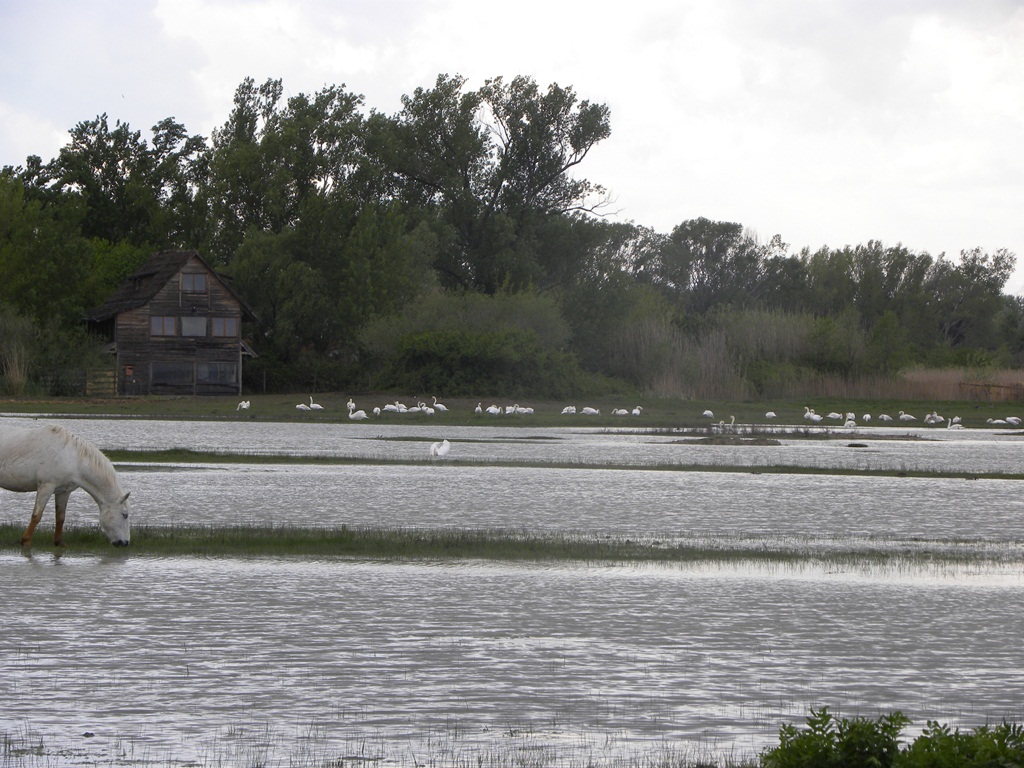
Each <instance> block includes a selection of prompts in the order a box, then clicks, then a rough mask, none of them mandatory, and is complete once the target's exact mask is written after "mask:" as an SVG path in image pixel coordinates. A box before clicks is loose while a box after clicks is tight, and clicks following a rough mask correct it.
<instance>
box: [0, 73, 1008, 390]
mask: <svg viewBox="0 0 1024 768" xmlns="http://www.w3.org/2000/svg"><path fill="white" fill-rule="evenodd" d="M285 94H286V89H285V88H284V85H283V84H282V82H281V81H280V80H277V79H268V80H267V81H265V82H264V83H262V84H257V83H256V82H255V81H254V80H253V79H251V78H247V79H245V80H244V81H243V82H242V83H241V84H240V85H239V86H238V88H237V90H236V92H235V98H234V103H233V105H232V110H231V112H230V114H229V115H228V117H227V119H226V121H225V122H224V124H223V125H222V126H221V128H219V129H218V130H216V131H214V133H213V135H212V137H211V138H210V140H209V141H207V140H206V139H204V138H203V137H201V136H189V134H188V133H187V131H186V129H185V126H183V125H181V124H180V123H178V122H176V121H175V120H174V119H173V118H167V119H164V120H162V121H160V122H159V123H157V124H156V125H154V126H153V127H152V129H151V132H152V133H151V139H149V140H147V139H145V138H143V135H142V133H141V132H139V131H136V130H133V129H132V128H131V127H130V126H129V125H128V124H126V123H122V122H120V121H116V120H115V121H113V124H112V125H111V122H110V121H108V118H107V116H106V115H100V116H98V117H97V118H95V119H94V120H86V121H83V122H80V123H78V124H77V125H76V126H75V127H74V128H73V129H72V130H71V132H70V141H69V143H68V145H67V146H65V147H63V148H62V149H61V151H60V153H59V154H58V156H57V157H56V158H54V159H53V160H51V161H49V162H45V163H44V162H43V160H42V159H41V158H38V157H30V158H28V159H27V160H26V165H25V167H24V168H20V167H19V168H17V169H15V168H10V167H7V168H5V169H4V170H3V172H2V173H0V302H3V303H4V304H6V305H7V306H9V307H11V308H12V309H13V310H14V313H15V314H16V315H17V316H19V317H24V318H28V319H29V320H31V322H32V323H33V327H34V328H35V329H36V330H37V332H40V333H41V332H42V330H41V329H47V328H49V327H50V324H51V322H56V323H57V325H58V326H59V327H60V328H61V329H62V331H63V332H67V331H68V330H69V329H71V328H73V327H75V326H77V325H78V324H79V323H80V322H81V318H82V316H83V314H84V312H85V311H86V310H88V309H90V308H92V307H95V306H97V305H98V304H100V303H101V302H102V301H103V300H104V299H105V298H106V297H107V296H108V295H109V293H110V292H111V291H112V290H114V288H116V287H117V285H119V284H120V282H121V281H123V279H124V278H125V276H126V275H127V274H129V273H130V271H131V270H132V269H133V268H134V267H135V266H136V265H137V264H139V263H140V262H141V260H142V259H143V258H145V256H147V255H148V254H149V253H151V252H152V251H154V250H158V249H163V248H198V249H199V250H200V251H201V252H202V253H203V255H204V257H205V258H206V259H207V260H208V261H209V262H210V263H212V264H214V265H215V266H216V267H217V268H218V269H221V270H223V271H224V272H225V273H227V274H230V275H232V276H233V277H234V278H235V283H234V287H235V288H236V290H238V292H239V293H240V295H241V296H242V297H243V299H244V300H245V301H246V302H247V304H249V305H250V307H252V308H253V309H254V310H255V314H256V316H257V320H256V322H255V323H253V324H251V325H247V327H246V328H245V329H244V332H245V334H246V336H247V337H248V338H249V339H250V340H251V341H252V343H253V345H254V347H255V348H256V350H257V352H258V354H259V355H260V357H259V359H258V361H257V362H256V363H254V364H252V366H253V370H254V372H255V373H257V374H259V375H258V378H257V380H258V381H260V382H265V383H266V384H267V386H268V387H273V388H282V389H290V388H298V387H299V386H301V387H302V388H308V386H310V385H311V384H312V383H315V382H324V381H327V382H331V383H332V385H333V384H335V383H336V384H337V385H338V386H343V385H345V384H346V383H347V377H349V376H355V375H358V377H359V378H358V380H359V381H360V382H362V383H366V382H371V381H373V380H375V379H377V380H379V381H384V380H405V377H407V376H412V375H413V374H412V373H411V371H412V369H410V368H408V366H409V365H411V363H410V362H409V361H410V360H416V361H418V362H417V363H416V366H414V367H415V368H416V369H417V370H419V369H422V370H420V373H423V374H424V375H427V374H426V373H424V372H425V371H432V372H431V373H429V376H428V378H429V380H432V381H434V380H438V379H439V377H440V378H443V376H444V375H445V374H444V373H443V372H444V371H445V370H446V368H450V366H451V365H453V364H454V363H453V361H458V360H459V359H460V354H459V352H458V350H457V349H455V347H456V346H457V345H458V344H462V343H464V344H466V345H467V349H466V350H464V352H465V354H464V355H463V356H462V357H463V358H464V359H465V360H475V361H478V362H479V361H490V362H484V363H481V364H483V365H484V367H485V368H488V367H489V368H490V369H491V373H490V374H488V375H487V376H485V377H483V378H484V379H487V380H493V381H507V377H506V376H505V375H504V374H500V375H499V374H498V373H496V371H499V370H500V369H501V368H502V366H503V365H506V364H508V360H507V359H506V360H504V362H499V360H501V359H502V358H501V355H502V354H504V355H505V357H508V356H509V355H510V354H511V353H499V352H498V351H497V350H498V348H500V346H501V344H502V343H505V344H507V345H509V346H510V348H511V349H513V350H518V351H516V352H515V355H518V356H519V357H518V358H517V357H515V355H513V356H512V358H513V359H521V358H522V356H523V355H525V356H527V357H531V358H534V359H540V358H544V359H545V360H546V362H545V365H551V366H554V367H555V368H557V369H560V370H562V371H563V373H564V376H565V377H569V378H572V376H578V375H579V370H578V366H579V365H582V366H583V367H584V368H585V369H586V370H587V371H590V372H593V373H594V374H596V375H607V376H614V377H617V378H620V379H624V380H626V381H627V382H628V384H629V385H630V386H633V387H637V388H641V389H643V390H645V391H647V392H652V393H658V394H663V395H677V396H689V397H697V396H700V397H713V398H716V399H723V398H725V399H729V398H744V397H748V396H749V395H750V394H752V393H760V394H762V395H765V396H767V395H769V394H772V393H778V394H784V393H785V390H786V389H787V388H790V387H808V386H810V385H808V383H807V382H808V381H813V380H814V378H815V377H818V378H819V379H824V378H831V379H833V380H843V381H852V380H854V379H856V378H857V377H864V376H871V377H875V376H878V375H881V376H890V377H894V376H898V375H899V374H900V372H901V371H903V370H905V369H906V368H907V367H908V366H909V365H910V364H911V363H926V364H937V365H945V366H954V365H955V366H962V367H968V368H970V369H972V370H975V371H985V370H988V369H989V368H990V367H992V366H1005V365H1010V366H1013V365H1024V303H1022V302H1021V300H1020V299H1019V297H1018V298H1011V297H1008V296H1004V295H1003V294H1002V291H1003V290H1004V288H1005V286H1006V283H1007V280H1008V278H1009V276H1010V274H1011V273H1012V271H1013V269H1014V266H1015V264H1016V256H1015V255H1014V254H1012V253H1010V252H1008V251H1006V250H1004V249H1000V250H996V251H995V252H993V253H986V252H983V251H982V250H981V249H979V248H973V249H967V250H964V251H961V253H960V256H959V259H957V260H951V259H947V258H946V257H945V256H944V255H940V256H938V257H934V258H933V257H932V256H930V255H928V254H927V253H912V252H910V251H908V250H907V249H906V248H904V247H903V246H901V245H899V244H897V245H896V246H892V247H886V246H884V245H883V244H881V243H879V242H878V241H873V240H872V241H869V242H868V243H866V244H863V245H857V246H845V247H843V248H839V249H835V248H829V247H822V248H820V249H818V250H817V251H815V252H813V253H812V252H810V251H809V250H807V249H805V250H804V251H802V252H801V253H799V254H793V253H789V246H788V245H787V244H786V243H785V242H783V241H782V238H781V237H780V236H779V235H775V236H774V237H772V238H771V240H770V241H769V242H768V243H767V244H763V243H761V242H759V241H758V240H757V239H756V237H755V236H753V235H752V234H751V233H749V232H747V231H745V230H744V229H743V227H742V225H741V224H739V223H734V222H720V221H712V220H709V219H706V218H694V219H688V220H685V221H683V222H681V223H680V224H679V225H678V226H676V227H675V228H673V230H672V231H671V233H669V234H661V233H657V232H654V231H653V230H650V229H647V228H644V227H641V226H638V225H636V224H633V223H632V222H628V223H617V224H611V223H608V222H606V221H603V220H602V219H600V218H599V217H596V216H594V215H592V214H593V213H595V212H597V211H599V210H600V208H601V207H602V205H604V204H605V202H606V201H605V200H604V194H605V193H604V190H603V189H602V188H601V186H600V185H599V184H596V183H592V182H590V181H588V180H586V179H585V178H583V177H582V176H581V175H580V174H579V171H580V169H581V165H582V164H583V163H584V161H585V160H586V158H587V156H588V155H589V153H590V150H591V149H593V148H594V147H595V146H597V145H598V144H599V143H600V142H602V141H604V140H605V139H607V138H609V137H610V135H611V123H610V114H609V111H608V108H607V107H606V106H605V105H602V104H598V103H594V102H590V101H587V100H582V99H580V98H579V97H578V96H577V94H576V93H575V91H574V90H573V89H572V88H571V87H563V86H559V85H557V84H552V85H549V86H547V87H546V88H544V87H540V86H538V84H537V83H536V82H535V81H534V80H533V79H531V78H529V77H522V76H520V77H515V78H512V79H511V80H505V79H503V78H501V77H495V78H492V79H490V80H488V81H486V82H485V84H484V86H483V87H481V88H478V89H476V90H471V89H468V88H467V81H466V80H465V79H464V78H462V77H459V76H449V75H446V74H442V75H440V76H439V77H438V78H437V80H436V82H435V83H434V84H433V86H432V87H430V88H417V89H416V90H415V91H414V92H413V93H412V94H411V95H406V96H404V97H403V98H402V108H401V110H400V111H399V112H398V113H396V114H394V115H385V114H381V113H377V112H372V111H371V112H370V113H369V114H368V115H367V114H364V105H363V99H362V97H361V96H359V95H357V94H354V93H352V92H350V91H348V90H347V89H346V87H345V86H344V85H341V86H335V85H331V86H325V87H324V88H322V89H321V90H319V91H317V92H315V93H312V94H305V93H299V94H296V95H293V96H286V95H285ZM439 287H440V288H442V289H445V290H448V291H461V292H465V294H466V297H463V298H461V299H460V300H459V301H458V302H453V301H451V300H450V296H449V298H448V299H445V301H447V302H448V303H447V304H446V305H445V306H444V308H443V312H435V311H434V310H433V309H431V307H432V304H431V301H430V300H425V299H423V298H422V297H424V296H430V295H433V294H435V293H436V291H437V289H438V288H439ZM510 294H516V295H517V296H518V297H519V298H517V299H516V300H515V301H514V302H509V301H506V300H505V299H503V300H501V301H498V302H496V303H494V304H491V305H487V304H484V303H479V302H476V303H474V301H472V300H471V299H469V298H468V296H472V295H479V297H480V298H481V299H483V298H485V297H503V296H505V297H507V296H508V295H510ZM531 296H532V297H533V298H524V297H531ZM541 296H543V297H544V299H543V300H542V299H541V298H540V297H541ZM502 301H505V302H506V303H505V304H504V305H503V304H502ZM503 306H505V307H508V308H510V309H509V311H508V312H506V311H505V309H503ZM485 307H486V310H484V308H485ZM445 313H447V314H448V315H450V318H451V319H450V320H449V319H446V316H445ZM368 326H369V327H370V328H371V329H372V330H370V331H369V332H367V333H364V329H367V328H368ZM531 333H532V334H534V337H533V338H531V337H530V334H531ZM418 334H422V337H420V338H418V339H416V340H415V343H414V341H413V339H414V337H417V335H418ZM68 338H71V336H68ZM399 350H402V353H401V354H402V355H403V356H404V357H405V358H406V361H405V363H403V364H399V363H398V361H397V357H398V354H399V353H398V351H399ZM430 356H433V359H434V362H433V363H430V364H428V363H427V362H426V360H427V357H430ZM573 360H577V361H579V363H578V364H577V363H573V362H572V361H573ZM467 364H469V363H467ZM249 366H250V364H248V363H247V366H246V367H247V368H248V367H249ZM12 370H14V369H12ZM527 370H533V372H532V373H530V374H529V375H528V376H526V375H525V374H524V376H523V377H520V378H519V379H517V380H516V381H517V382H518V383H516V384H514V385H515V386H529V387H539V388H541V389H551V390H556V389H558V386H559V385H556V384H554V383H552V382H550V381H546V380H545V377H544V376H542V375H541V374H540V372H539V369H530V367H529V366H528V365H527V366H526V367H525V368H524V371H527ZM573 370H575V371H576V372H575V373H571V375H570V372H571V371H573ZM447 375H449V376H451V374H450V373H449V374H447ZM246 377H247V381H251V379H250V376H249V374H248V372H247V374H246ZM525 379H530V381H531V383H529V384H525V383H524V381H525ZM29 383H31V376H29ZM18 386H22V385H18Z"/></svg>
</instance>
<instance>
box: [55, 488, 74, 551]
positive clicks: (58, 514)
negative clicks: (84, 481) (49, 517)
mask: <svg viewBox="0 0 1024 768" xmlns="http://www.w3.org/2000/svg"><path fill="white" fill-rule="evenodd" d="M70 495H71V491H57V493H55V494H54V496H53V506H54V519H55V521H56V522H55V525H54V528H53V546H55V547H63V546H64V513H65V512H67V511H68V496H70Z"/></svg>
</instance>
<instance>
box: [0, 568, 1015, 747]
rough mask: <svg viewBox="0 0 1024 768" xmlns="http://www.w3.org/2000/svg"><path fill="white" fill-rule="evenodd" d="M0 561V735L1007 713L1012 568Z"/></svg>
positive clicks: (502, 742) (749, 735) (566, 728)
mask: <svg viewBox="0 0 1024 768" xmlns="http://www.w3.org/2000/svg"><path fill="white" fill-rule="evenodd" d="M0 568H2V569H3V572H4V574H5V591H6V592H7V593H8V594H9V595H11V594H13V595H21V594H38V595H40V598H39V599H38V600H32V601H31V603H32V604H31V605H28V606H24V607H23V609H21V610H19V611H17V612H15V613H14V615H11V616H9V617H8V619H6V620H5V631H4V635H3V640H2V642H0V659H2V660H3V661H2V666H3V675H2V676H0V681H2V682H0V698H2V700H3V701H4V709H3V716H2V720H0V725H2V726H3V728H4V729H7V730H9V731H11V732H14V733H17V732H19V731H27V730H29V728H30V729H31V730H32V731H34V732H37V733H40V734H45V735H46V736H47V739H46V740H47V742H48V743H57V744H60V745H66V746H74V747H75V748H78V749H82V750H87V751H88V754H98V753H100V752H102V751H103V750H108V751H109V753H111V754H113V753H116V751H117V749H118V745H120V748H121V749H122V750H124V749H127V748H128V747H129V746H130V750H131V754H132V756H133V758H134V759H135V760H142V762H152V763H159V762H161V761H170V760H171V759H172V758H173V759H177V760H184V759H194V760H197V761H199V762H209V761H211V760H214V759H215V758H216V757H217V756H218V755H219V756H220V757H223V756H224V755H225V754H228V755H230V756H231V759H229V760H228V761H227V764H229V765H237V764H240V762H238V761H237V759H236V758H238V757H239V756H240V755H239V754H238V753H241V754H242V755H252V754H253V753H259V754H263V755H264V756H265V758H266V759H264V760H261V762H262V763H263V764H287V762H286V761H287V759H290V758H289V756H290V755H294V753H295V751H296V750H297V749H298V748H299V747H300V745H304V746H302V748H303V749H306V748H311V747H313V746H315V748H316V750H317V752H318V754H322V755H324V756H326V757H329V758H332V759H337V758H338V757H341V756H344V755H352V754H359V755H362V756H364V757H372V756H377V757H385V758H387V759H388V760H394V761H398V762H408V761H409V760H410V759H411V756H412V755H415V754H423V753H424V751H425V750H427V748H428V743H430V742H431V741H433V743H435V744H436V743H437V742H438V741H441V742H443V743H444V744H445V747H444V748H445V749H448V750H452V751H454V752H455V753H457V754H460V755H473V754H476V753H478V752H481V751H482V752H486V751H488V750H490V751H492V752H494V751H498V752H502V753H508V752H512V751H515V750H518V749H521V748H530V749H535V748H538V747H541V746H543V747H544V748H545V749H549V750H553V751H555V752H557V753H558V754H559V755H561V756H562V757H563V758H564V759H570V758H571V759H582V758H585V757H593V756H595V755H605V756H613V757H614V756H621V755H625V754H634V753H636V752H637V751H642V750H647V749H652V748H655V747H657V746H660V745H664V744H674V745H687V744H689V745H693V744H703V745H707V746H715V747H717V748H718V749H723V750H724V749H728V750H748V751H754V750H757V749H759V748H761V747H763V746H766V745H768V744H770V743H773V741H774V739H775V737H776V735H777V728H778V726H779V724H780V723H781V722H783V721H797V722H802V720H803V718H804V716H805V715H806V714H807V711H808V708H809V707H811V706H821V705H829V706H831V707H833V708H834V709H836V710H838V711H840V712H842V713H844V714H850V715H852V714H865V715H868V716H875V715H876V714H877V713H879V712H880V711H889V710H890V709H894V708H899V709H902V710H903V711H904V712H906V713H907V714H908V715H909V716H911V717H912V718H914V719H915V720H916V721H917V722H919V723H921V724H923V720H924V719H925V718H943V719H944V720H945V721H946V722H956V723H964V724H967V725H971V724H977V723H980V722H984V721H986V720H988V719H993V718H994V719H998V718H1001V717H1020V715H1021V714H1022V711H1021V707H1022V700H1021V694H1020V691H1021V690H1024V685H1022V684H1024V646H1022V645H1021V643H1020V642H1019V638H1020V637H1021V636H1022V635H1024V615H1022V614H1021V612H1019V611H1007V610H1006V606H1007V605H1012V604H1016V603H1018V602H1019V599H1020V596H1021V589H1022V584H1021V580H1020V578H1019V574H1018V575H1017V576H1016V577H1015V578H1014V579H1012V580H1011V581H1013V582H1014V583H1009V584H1006V583H1004V584H1002V585H993V584H991V583H989V582H988V580H987V579H985V578H981V579H973V578H971V577H964V576H948V575H947V576H941V575H940V576H937V577H935V578H932V579H924V580H916V581H915V580H898V579H896V580H894V579H892V578H891V577H886V578H881V579H879V578H874V577H872V576H871V575H870V574H846V575H841V576H830V575H828V574H824V573H821V572H817V573H814V572H810V573H802V572H800V571H799V570H798V569H797V570H794V569H778V570H772V571H764V572H756V571H751V570H748V569H731V568H721V567H718V568H681V567H660V566H659V567H654V566H643V567H636V568H625V567H588V566H556V567H541V566H530V565H525V566H506V565H495V564H489V563H462V564H408V563H406V564H399V563H388V564H382V563H374V562H297V561H280V560H271V561H264V560H261V561H245V560H204V561H200V562H195V561H187V560H156V559H150V558H145V557H130V556H129V557H124V556H111V557H110V558H109V559H97V558H84V557H82V558H77V557H75V556H74V555H65V556H64V557H61V558H56V557H54V556H53V555H50V554H40V555H34V556H33V557H32V558H30V559H24V558H21V556H20V555H18V556H10V555H8V556H3V557H0ZM305 730H308V731H312V732H315V734H316V736H315V738H314V737H313V736H311V735H310V734H309V733H307V734H305V735H304V736H302V738H299V734H301V733H303V731H305ZM85 732H91V733H94V734H96V735H95V737H94V738H92V739H88V740H86V739H83V738H82V736H81V734H82V733H85ZM311 740H312V741H311ZM314 742H315V743H314ZM578 764H579V763H578Z"/></svg>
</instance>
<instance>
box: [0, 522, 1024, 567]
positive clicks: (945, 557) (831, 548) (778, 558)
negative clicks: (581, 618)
mask: <svg viewBox="0 0 1024 768" xmlns="http://www.w3.org/2000/svg"><path fill="white" fill-rule="evenodd" d="M21 530H22V527H21V526H20V525H16V524H13V523H3V524H0V551H3V550H5V549H6V550H17V549H20V537H21ZM46 537H47V531H46V530H45V529H40V530H39V531H37V533H36V539H35V541H34V543H33V546H32V548H31V550H28V551H37V552H39V551H47V550H53V547H52V546H51V545H50V544H49V543H48V540H47V538H46ZM64 542H65V547H64V548H62V549H60V550H56V551H57V552H61V553H63V552H67V553H69V554H74V555H81V554H88V555H95V554H104V555H112V556H123V557H135V556H145V557H246V558H251V557H268V558H274V557H303V558H314V559H317V558H324V559H326V558H339V559H344V558H349V559H353V558H356V559H372V560H396V561H397V560H401V561H408V560H428V561H472V560H486V561H498V562H521V563H527V562H533V563H545V562H546V563H554V562H562V563H603V564H630V563H664V564H671V563H676V564H707V565H713V566H714V565H729V564H733V565H744V564H752V565H757V566H769V567H770V566H774V565H797V566H800V567H819V566H820V567H825V568H826V569H835V568H860V569H878V568H888V569H895V570H897V571H899V570H904V569H907V568H910V567H913V566H917V565H922V564H927V565H928V567H929V568H932V569H934V568H939V569H941V568H951V569H957V568H962V567H966V566H976V565H977V564H979V563H983V564H1001V565H1006V564H1018V565H1019V564H1022V563H1024V549H1022V548H1021V547H1019V546H1017V545H1014V544H1012V543H1011V544H1001V545H1000V544H986V543H983V542H974V541H952V540H940V541H927V540H920V539H915V540H912V541H904V540H899V539H887V538H870V539H863V540H858V541H836V540H833V539H831V538H828V537H765V536H755V537H744V536H721V537H711V536H708V537H688V536H685V535H684V536H679V535H666V536H656V535H649V534H645V535H639V536H607V535H599V534H592V533H588V532H568V533H556V534H537V533H531V532H528V531H515V530H504V529H497V530H490V529H480V530H475V529H462V528H459V529H411V528H360V527H349V526H341V527H337V528H327V527H325V528H300V527H294V526H256V525H253V526H136V527H135V528H134V529H133V530H132V544H131V546H130V547H127V548H125V549H120V550H114V549H112V548H111V546H110V544H109V543H108V542H107V540H106V538H105V537H104V536H103V534H102V533H101V532H100V531H99V530H98V529H97V528H95V527H74V528H68V529H66V530H65V533H64Z"/></svg>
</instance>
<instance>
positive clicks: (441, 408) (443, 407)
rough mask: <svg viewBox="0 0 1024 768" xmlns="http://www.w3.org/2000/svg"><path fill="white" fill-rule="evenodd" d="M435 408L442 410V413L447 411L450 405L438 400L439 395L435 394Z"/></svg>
mask: <svg viewBox="0 0 1024 768" xmlns="http://www.w3.org/2000/svg"><path fill="white" fill-rule="evenodd" d="M434 409H435V410H438V411H441V413H444V412H445V411H447V410H448V406H447V405H445V404H444V403H439V402H437V395H434Z"/></svg>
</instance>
